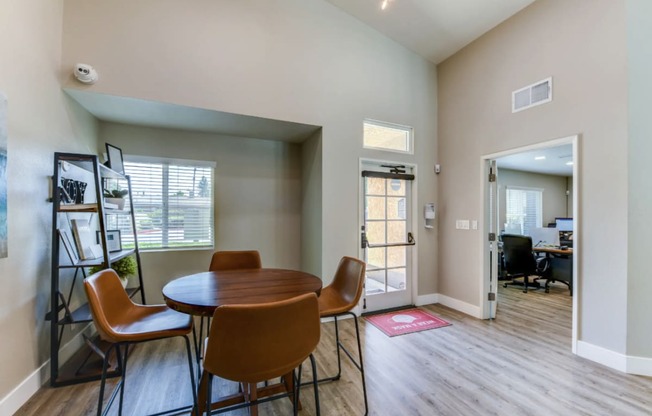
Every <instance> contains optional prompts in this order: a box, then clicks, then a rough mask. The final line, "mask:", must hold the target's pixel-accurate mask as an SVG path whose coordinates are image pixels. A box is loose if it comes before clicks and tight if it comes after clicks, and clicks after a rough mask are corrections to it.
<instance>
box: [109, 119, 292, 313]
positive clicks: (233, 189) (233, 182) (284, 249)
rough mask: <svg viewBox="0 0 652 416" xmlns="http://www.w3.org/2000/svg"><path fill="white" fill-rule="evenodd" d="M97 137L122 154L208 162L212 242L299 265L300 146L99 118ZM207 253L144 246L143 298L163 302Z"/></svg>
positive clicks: (201, 266)
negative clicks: (168, 289) (168, 288)
mask: <svg viewBox="0 0 652 416" xmlns="http://www.w3.org/2000/svg"><path fill="white" fill-rule="evenodd" d="M100 138H101V140H102V142H107V143H111V144H113V145H115V146H118V147H120V148H121V149H122V151H123V153H124V154H126V155H144V156H160V157H171V158H179V159H190V160H205V161H215V162H216V164H217V166H216V168H215V187H214V196H215V249H217V250H247V249H252V250H258V251H259V252H260V255H261V258H262V261H263V264H264V265H265V266H268V267H281V268H295V269H296V268H299V267H300V266H301V264H300V259H301V213H302V202H301V182H302V180H301V179H302V173H301V148H300V145H297V144H291V143H285V142H279V141H271V140H260V139H247V138H242V137H226V136H219V135H215V134H208V133H197V132H189V131H179V130H168V129H157V128H147V127H136V126H128V125H122V124H115V123H102V124H101V128H100ZM153 144H155V145H153ZM212 254H213V252H212V250H190V251H185V250H184V251H179V250H177V251H158V252H156V251H150V252H143V253H142V255H141V259H142V261H143V274H144V276H143V278H144V280H145V289H146V294H147V300H148V302H149V303H153V302H161V301H163V298H162V296H161V289H162V288H163V286H164V285H165V283H167V282H169V281H170V280H172V279H173V278H175V277H179V276H183V275H187V274H190V273H197V272H202V271H206V270H207V268H208V265H209V264H210V259H211V255H212Z"/></svg>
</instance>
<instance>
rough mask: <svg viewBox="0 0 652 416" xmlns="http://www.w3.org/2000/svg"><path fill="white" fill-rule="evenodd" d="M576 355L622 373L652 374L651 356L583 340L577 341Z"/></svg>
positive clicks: (649, 375)
mask: <svg viewBox="0 0 652 416" xmlns="http://www.w3.org/2000/svg"><path fill="white" fill-rule="evenodd" d="M577 355H578V356H580V357H582V358H586V359H587V360H591V361H595V362H596V363H599V364H602V365H604V366H607V367H609V368H613V369H614V370H618V371H622V372H623V373H628V374H637V375H640V376H648V377H651V376H652V358H646V357H634V356H629V355H625V354H621V353H619V352H615V351H611V350H608V349H606V348H603V347H599V346H597V345H593V344H589V343H588V342H584V341H577Z"/></svg>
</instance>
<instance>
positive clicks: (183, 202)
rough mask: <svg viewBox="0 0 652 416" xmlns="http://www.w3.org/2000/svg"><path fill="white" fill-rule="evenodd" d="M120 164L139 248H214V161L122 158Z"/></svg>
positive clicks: (122, 226)
mask: <svg viewBox="0 0 652 416" xmlns="http://www.w3.org/2000/svg"><path fill="white" fill-rule="evenodd" d="M124 166H125V173H126V174H127V175H129V177H130V179H131V188H132V198H133V204H134V214H135V218H136V229H137V233H138V245H139V248H140V249H141V250H148V249H149V250H154V249H156V250H158V249H172V248H197V247H213V241H214V224H213V213H214V209H213V175H214V166H215V165H214V163H211V162H203V161H183V160H173V159H161V158H147V157H135V156H131V157H130V156H126V157H125V162H124ZM125 225H126V224H118V228H119V229H120V230H121V231H122V232H123V233H124V235H125V240H124V242H129V243H131V244H133V235H131V236H130V235H129V234H130V231H131V230H130V228H129V227H126V226H125Z"/></svg>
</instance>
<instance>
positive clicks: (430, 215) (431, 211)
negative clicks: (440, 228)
mask: <svg viewBox="0 0 652 416" xmlns="http://www.w3.org/2000/svg"><path fill="white" fill-rule="evenodd" d="M423 218H424V219H425V220H426V225H425V227H426V228H434V227H433V225H432V221H433V220H434V219H435V204H434V203H432V202H430V203H428V204H426V205H424V207H423Z"/></svg>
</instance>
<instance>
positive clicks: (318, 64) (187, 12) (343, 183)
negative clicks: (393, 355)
mask: <svg viewBox="0 0 652 416" xmlns="http://www.w3.org/2000/svg"><path fill="white" fill-rule="evenodd" d="M65 4H66V7H65V18H64V28H65V33H64V38H63V45H64V48H63V49H64V54H63V61H64V65H67V66H69V67H72V65H74V64H75V62H77V61H80V60H81V61H83V62H87V63H89V64H92V65H93V66H94V67H95V68H96V69H97V70H98V72H99V76H100V81H98V82H97V83H96V84H95V85H92V86H89V87H83V86H82V87H80V86H79V84H78V83H73V81H72V80H70V79H68V80H66V85H67V86H69V87H71V88H85V89H86V90H88V91H90V92H97V93H108V94H112V95H118V96H129V97H137V98H143V99H148V100H155V101H162V102H171V103H176V104H182V105H189V106H193V107H200V108H207V109H216V110H220V111H225V112H230V113H236V114H247V115H254V116H258V117H265V118H271V119H277V120H287V121H294V122H301V123H305V124H311V125H316V126H323V130H322V139H321V152H322V154H321V160H322V165H321V172H322V188H321V196H322V202H323V204H322V214H321V216H322V217H321V220H322V222H321V225H320V226H321V229H322V235H323V237H322V241H321V251H322V253H321V255H322V270H321V273H320V274H321V275H322V276H323V277H324V280H325V282H326V283H328V282H329V281H330V279H331V276H332V275H333V273H334V271H335V268H336V267H337V264H338V261H339V259H340V258H341V257H342V256H343V255H351V256H358V255H359V251H358V250H359V249H358V247H359V242H358V238H359V233H358V230H359V226H358V221H359V219H358V213H359V211H358V191H359V189H358V188H359V179H358V161H359V158H361V157H369V158H375V159H388V160H391V161H398V162H405V163H415V164H417V165H419V168H420V169H421V170H420V172H423V174H422V175H421V176H420V178H419V188H418V189H419V193H418V195H417V197H418V204H419V205H420V206H422V204H423V203H425V202H436V200H435V196H436V184H435V180H434V172H433V166H434V163H435V160H436V152H437V150H436V141H435V139H436V118H435V114H436V113H437V108H436V91H437V90H436V68H435V66H434V65H432V64H431V63H429V62H427V61H425V60H424V59H422V58H420V57H418V56H417V55H415V54H414V53H412V52H410V51H408V50H407V49H405V48H403V47H401V46H399V45H397V44H396V43H395V42H393V41H390V40H389V39H387V38H386V37H384V36H382V35H380V34H379V33H378V32H376V31H375V30H373V29H371V28H369V27H366V26H364V25H362V24H361V23H360V22H359V21H358V20H356V19H354V18H353V17H351V16H349V15H347V14H345V13H344V12H342V11H341V10H339V9H338V8H336V7H334V6H333V5H331V4H330V3H328V2H325V1H323V0H279V1H273V2H272V1H268V0H249V1H230V0H195V1H193V7H188V4H187V3H186V2H179V1H177V0H141V1H137V2H134V1H131V0H114V1H110V2H108V1H104V2H100V1H90V2H89V1H87V0H66V2H65ZM154 4H155V5H156V6H155V7H154ZM99 16H101V18H98V17H99ZM116 22H120V24H116ZM364 118H373V119H377V120H384V121H388V122H394V123H398V124H402V125H408V126H412V127H414V131H415V138H416V149H417V153H416V154H415V155H414V156H410V155H398V154H397V155H394V154H386V153H381V152H375V151H364V150H363V149H362V146H361V143H362V121H363V119H364ZM420 231H423V228H421V230H420ZM417 237H420V238H419V240H418V241H419V248H418V250H419V254H420V256H419V265H418V267H419V293H420V294H429V293H433V292H434V291H435V290H436V280H435V273H436V256H435V255H433V253H436V252H437V247H436V230H434V231H432V232H428V233H426V232H421V235H419V236H417ZM315 247H316V246H315Z"/></svg>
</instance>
